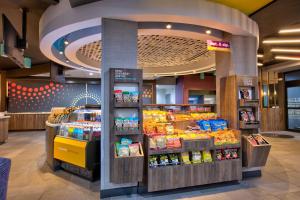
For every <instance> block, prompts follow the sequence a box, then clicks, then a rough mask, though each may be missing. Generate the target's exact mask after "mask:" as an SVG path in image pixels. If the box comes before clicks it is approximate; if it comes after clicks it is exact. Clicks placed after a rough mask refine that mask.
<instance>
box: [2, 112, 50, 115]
mask: <svg viewBox="0 0 300 200" xmlns="http://www.w3.org/2000/svg"><path fill="white" fill-rule="evenodd" d="M50 113H51V112H20V113H7V115H50Z"/></svg>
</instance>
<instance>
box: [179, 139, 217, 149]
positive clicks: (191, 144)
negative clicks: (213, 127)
mask: <svg viewBox="0 0 300 200" xmlns="http://www.w3.org/2000/svg"><path fill="white" fill-rule="evenodd" d="M182 146H183V150H184V151H203V150H213V149H214V138H209V139H183V142H182Z"/></svg>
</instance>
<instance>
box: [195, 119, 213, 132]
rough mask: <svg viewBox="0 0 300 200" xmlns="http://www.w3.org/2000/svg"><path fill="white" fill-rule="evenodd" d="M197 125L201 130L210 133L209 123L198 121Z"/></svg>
mask: <svg viewBox="0 0 300 200" xmlns="http://www.w3.org/2000/svg"><path fill="white" fill-rule="evenodd" d="M197 124H198V125H199V126H200V128H201V130H204V131H211V127H210V123H209V121H207V120H200V121H198V122H197Z"/></svg>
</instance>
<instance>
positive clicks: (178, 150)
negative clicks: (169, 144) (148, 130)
mask: <svg viewBox="0 0 300 200" xmlns="http://www.w3.org/2000/svg"><path fill="white" fill-rule="evenodd" d="M181 152H183V150H182V148H173V149H171V148H170V149H157V150H156V149H155V150H154V149H149V150H148V155H149V156H151V155H159V154H171V153H181Z"/></svg>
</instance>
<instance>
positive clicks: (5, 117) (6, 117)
mask: <svg viewBox="0 0 300 200" xmlns="http://www.w3.org/2000/svg"><path fill="white" fill-rule="evenodd" d="M9 118H10V116H0V120H1V119H9Z"/></svg>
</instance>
